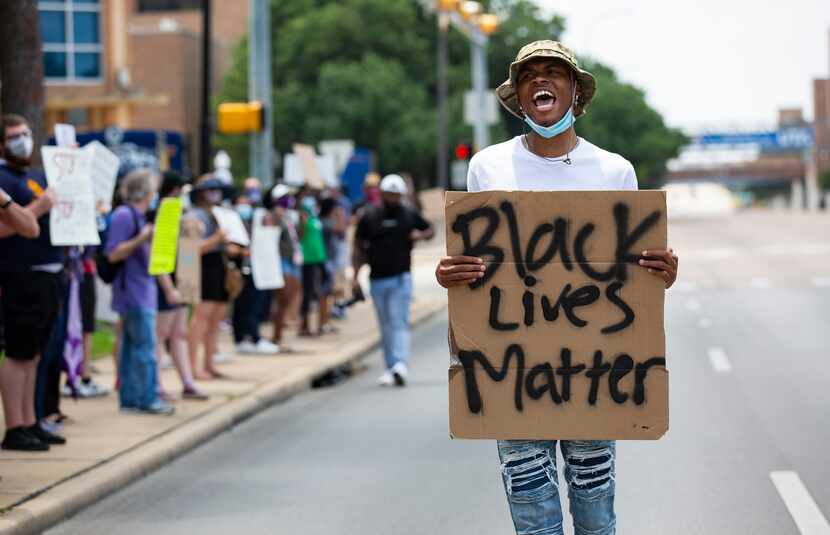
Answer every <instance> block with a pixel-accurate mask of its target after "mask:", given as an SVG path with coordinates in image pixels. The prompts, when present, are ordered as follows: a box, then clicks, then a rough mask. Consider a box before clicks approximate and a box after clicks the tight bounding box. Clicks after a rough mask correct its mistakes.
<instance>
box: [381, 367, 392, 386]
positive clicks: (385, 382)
mask: <svg viewBox="0 0 830 535" xmlns="http://www.w3.org/2000/svg"><path fill="white" fill-rule="evenodd" d="M378 384H379V385H380V386H392V385H393V384H395V378H394V377H392V372H391V371H389V370H386V371H385V372H383V375H381V376H380V377H378Z"/></svg>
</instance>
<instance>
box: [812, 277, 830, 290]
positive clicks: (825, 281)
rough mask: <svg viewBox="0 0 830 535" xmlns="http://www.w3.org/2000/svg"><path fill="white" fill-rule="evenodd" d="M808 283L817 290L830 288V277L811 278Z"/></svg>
mask: <svg viewBox="0 0 830 535" xmlns="http://www.w3.org/2000/svg"><path fill="white" fill-rule="evenodd" d="M810 282H812V283H813V286H816V287H818V288H830V277H813V278H812V279H811V280H810Z"/></svg>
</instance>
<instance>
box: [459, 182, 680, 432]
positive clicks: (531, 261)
mask: <svg viewBox="0 0 830 535" xmlns="http://www.w3.org/2000/svg"><path fill="white" fill-rule="evenodd" d="M445 214H446V225H447V227H446V232H447V254H449V255H461V254H463V255H469V256H475V257H479V258H483V259H484V262H485V265H486V267H487V269H486V271H485V272H484V276H483V277H481V278H480V279H478V281H477V282H475V283H473V284H471V285H468V286H461V287H454V288H451V289H450V291H449V316H450V329H451V338H450V341H451V346H452V353H453V360H452V363H451V366H450V370H449V404H450V433H451V434H452V436H454V437H459V438H498V439H656V438H659V437H660V436H662V435H663V434H664V433H665V432H666V431H667V430H668V425H669V418H668V410H669V405H668V381H669V377H668V370H667V369H666V359H665V354H666V353H665V336H664V332H663V299H664V291H665V290H664V283H663V281H662V280H660V279H659V278H657V277H655V276H654V275H651V274H649V273H648V272H647V271H646V270H645V269H644V268H643V267H641V266H639V265H638V261H639V260H640V258H641V255H642V252H643V251H644V250H646V249H665V248H666V239H667V238H666V232H667V229H666V200H665V193H664V192H661V191H641V192H639V191H590V192H575V191H574V192H502V191H488V192H479V193H460V192H450V193H447V196H446V204H445Z"/></svg>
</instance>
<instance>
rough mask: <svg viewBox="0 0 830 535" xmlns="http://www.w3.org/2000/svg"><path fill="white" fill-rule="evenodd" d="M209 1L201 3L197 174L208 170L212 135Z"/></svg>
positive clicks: (205, 0) (204, 0)
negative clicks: (200, 73) (200, 101)
mask: <svg viewBox="0 0 830 535" xmlns="http://www.w3.org/2000/svg"><path fill="white" fill-rule="evenodd" d="M210 3H211V0H203V2H202V113H201V128H200V129H199V173H200V174H204V173H207V172H208V171H209V170H210V156H211V152H212V150H211V147H210V136H211V134H212V128H211V117H210V78H211V72H210V71H211V69H210V67H211V65H210V60H211V50H210V41H211V34H210V19H211V9H210V8H211V6H210Z"/></svg>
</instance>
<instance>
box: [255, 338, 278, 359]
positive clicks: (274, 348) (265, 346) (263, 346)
mask: <svg viewBox="0 0 830 535" xmlns="http://www.w3.org/2000/svg"><path fill="white" fill-rule="evenodd" d="M256 351H257V353H259V354H260V355H276V354H277V353H279V352H280V346H278V345H276V344H272V343H271V342H269V341H268V340H266V339H265V338H260V339H259V342H257V343H256Z"/></svg>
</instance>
